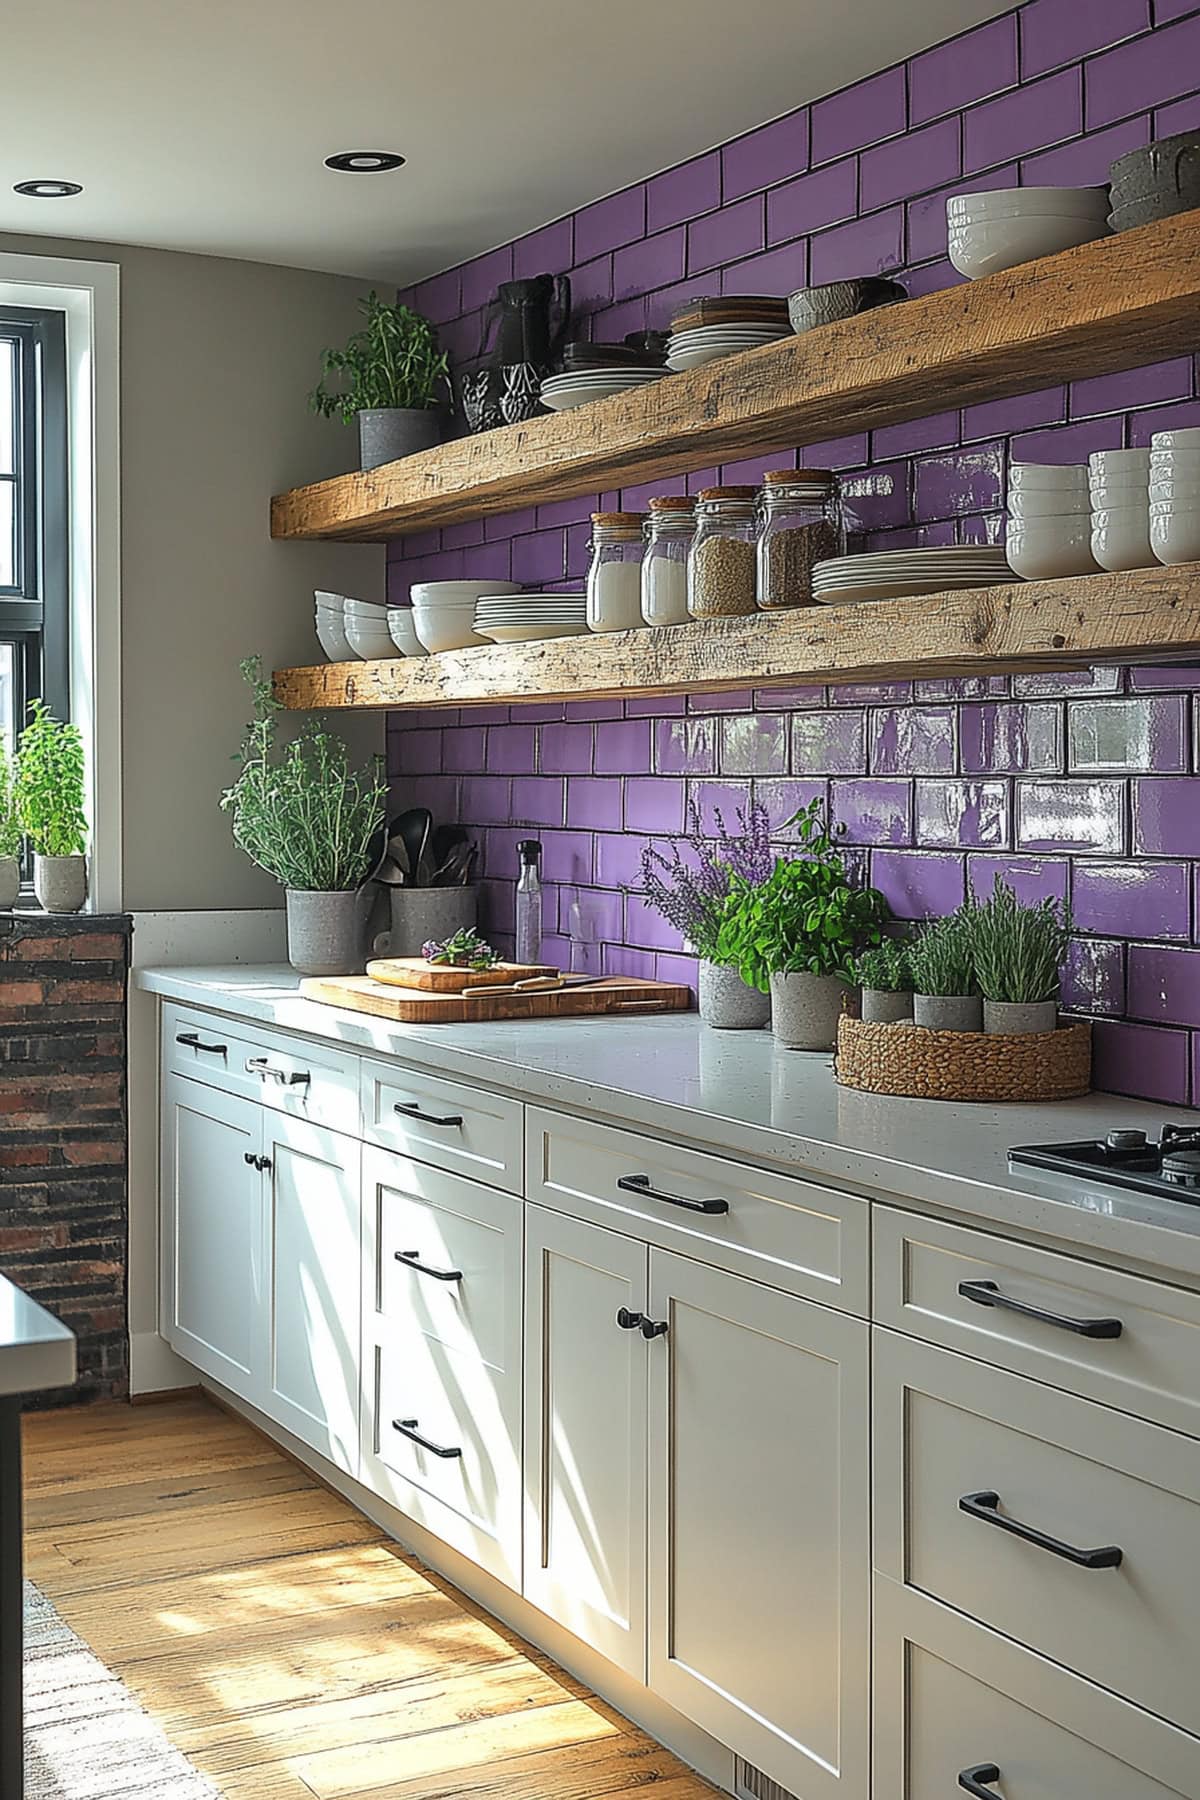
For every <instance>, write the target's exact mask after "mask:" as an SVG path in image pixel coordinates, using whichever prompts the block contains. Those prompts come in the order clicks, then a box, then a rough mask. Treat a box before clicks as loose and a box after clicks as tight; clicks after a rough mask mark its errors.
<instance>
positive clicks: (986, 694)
mask: <svg viewBox="0 0 1200 1800" xmlns="http://www.w3.org/2000/svg"><path fill="white" fill-rule="evenodd" d="M1008 690H1009V680H1008V676H1007V675H945V676H938V677H937V679H936V680H933V681H915V682H914V683H913V699H914V700H918V701H922V702H928V701H931V700H932V701H937V700H1003V699H1005V698H1006V697H1007V695H1008ZM961 720H962V714H961V713H960V714H959V721H960V725H959V729H960V733H961Z"/></svg>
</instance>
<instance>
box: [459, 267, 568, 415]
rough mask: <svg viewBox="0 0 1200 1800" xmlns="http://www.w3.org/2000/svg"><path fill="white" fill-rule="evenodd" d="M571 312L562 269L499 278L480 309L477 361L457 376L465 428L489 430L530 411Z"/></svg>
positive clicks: (536, 404) (535, 405)
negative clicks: (492, 294)
mask: <svg viewBox="0 0 1200 1800" xmlns="http://www.w3.org/2000/svg"><path fill="white" fill-rule="evenodd" d="M570 317H571V283H570V281H569V280H568V279H567V277H566V276H565V275H534V276H531V277H529V278H528V279H527V280H524V281H504V282H501V284H500V287H499V289H498V290H497V293H496V296H495V298H494V299H493V300H491V301H490V302H489V303H488V306H487V309H486V311H485V313H484V323H483V341H482V343H481V344H480V347H479V356H478V358H477V359H476V367H475V368H474V369H473V370H471V371H469V372H467V373H466V374H464V375H463V376H462V378H461V392H462V407H463V414H464V417H465V418H466V421H467V427H468V429H469V430H471V431H490V430H492V428H493V427H494V426H496V425H515V424H518V423H519V422H520V421H521V420H522V419H530V418H532V417H533V415H534V413H536V412H537V410H538V408H539V406H540V404H541V401H540V393H541V385H542V382H543V380H544V379H545V377H546V376H547V375H548V374H549V373H550V371H551V370H552V369H553V368H554V366H555V363H556V361H557V359H558V355H559V352H560V350H561V348H562V343H563V339H564V338H565V337H566V333H567V325H568V323H569V321H570ZM489 340H491V348H490V349H489Z"/></svg>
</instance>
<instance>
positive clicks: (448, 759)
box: [441, 725, 487, 775]
mask: <svg viewBox="0 0 1200 1800" xmlns="http://www.w3.org/2000/svg"><path fill="white" fill-rule="evenodd" d="M485 741H486V733H485V731H484V729H483V726H482V725H457V726H455V727H454V729H453V730H451V731H444V732H443V733H442V763H441V766H442V768H443V769H444V770H445V771H446V773H447V774H450V775H478V774H482V772H483V771H484V769H485V768H486V767H487V762H486V756H485V750H484V744H485Z"/></svg>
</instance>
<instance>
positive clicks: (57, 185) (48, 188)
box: [13, 181, 83, 200]
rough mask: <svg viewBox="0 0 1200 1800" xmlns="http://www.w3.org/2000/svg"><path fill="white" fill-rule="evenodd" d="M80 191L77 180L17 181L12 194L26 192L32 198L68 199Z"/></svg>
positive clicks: (80, 192)
mask: <svg viewBox="0 0 1200 1800" xmlns="http://www.w3.org/2000/svg"><path fill="white" fill-rule="evenodd" d="M82 192H83V189H82V188H81V187H80V185H79V183H78V182H77V181H18V182H17V184H16V186H15V187H14V188H13V193H14V194H28V195H29V196H30V197H31V199H34V200H68V199H70V197H71V195H72V194H82Z"/></svg>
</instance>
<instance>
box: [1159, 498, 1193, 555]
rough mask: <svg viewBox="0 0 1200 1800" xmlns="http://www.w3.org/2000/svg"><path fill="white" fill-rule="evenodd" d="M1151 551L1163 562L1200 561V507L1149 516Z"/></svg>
mask: <svg viewBox="0 0 1200 1800" xmlns="http://www.w3.org/2000/svg"><path fill="white" fill-rule="evenodd" d="M1150 548H1151V549H1152V550H1153V552H1154V555H1155V558H1156V559H1157V561H1159V562H1160V563H1168V564H1173V563H1185V562H1200V506H1197V507H1191V508H1187V509H1180V510H1177V511H1172V512H1159V513H1156V512H1154V511H1153V510H1151V513H1150Z"/></svg>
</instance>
